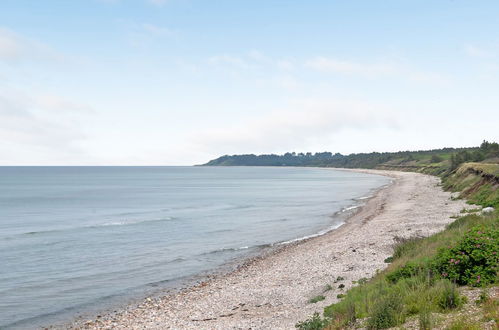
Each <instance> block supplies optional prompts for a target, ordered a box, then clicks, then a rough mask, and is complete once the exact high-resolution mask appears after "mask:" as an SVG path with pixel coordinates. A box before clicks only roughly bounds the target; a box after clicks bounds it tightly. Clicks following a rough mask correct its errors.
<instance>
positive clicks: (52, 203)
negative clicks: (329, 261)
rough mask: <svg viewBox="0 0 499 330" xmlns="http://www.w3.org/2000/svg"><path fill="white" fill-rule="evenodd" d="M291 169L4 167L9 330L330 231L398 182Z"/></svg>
mask: <svg viewBox="0 0 499 330" xmlns="http://www.w3.org/2000/svg"><path fill="white" fill-rule="evenodd" d="M389 181H390V179H388V178H386V177H382V176H376V175H368V174H362V173H353V172H344V171H334V170H331V169H317V168H287V167H0V188H1V189H0V328H2V329H3V328H32V327H35V326H40V325H49V324H51V323H52V322H56V321H60V320H61V319H63V318H64V317H66V318H68V317H73V316H74V315H76V313H77V312H81V311H84V310H90V309H91V308H101V306H102V308H103V307H104V306H109V305H110V304H113V303H116V301H124V300H125V299H126V298H130V297H133V296H140V295H141V294H145V293H149V292H152V291H154V290H159V289H161V288H164V287H168V285H170V286H171V285H173V286H174V285H175V283H179V281H181V280H185V279H188V278H190V277H192V276H194V275H196V274H201V273H203V272H207V271H211V270H214V269H216V268H217V267H220V266H221V265H224V264H227V263H229V262H231V261H234V260H238V259H237V258H241V257H243V256H246V255H248V254H250V253H254V252H258V251H259V250H260V249H262V248H264V247H266V246H271V245H275V244H286V242H290V241H293V240H298V239H302V238H304V237H309V236H311V235H317V234H320V233H324V232H326V231H328V230H330V229H332V228H335V227H337V226H339V225H340V224H341V221H342V217H341V214H342V212H343V211H345V210H348V209H351V208H352V207H355V206H357V205H359V204H361V203H362V200H364V199H365V198H366V197H368V196H369V195H370V194H372V192H373V190H374V189H376V188H378V187H380V186H382V185H385V184H387V183H389Z"/></svg>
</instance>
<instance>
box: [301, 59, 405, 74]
mask: <svg viewBox="0 0 499 330" xmlns="http://www.w3.org/2000/svg"><path fill="white" fill-rule="evenodd" d="M305 67H307V68H311V69H314V70H316V71H321V72H339V73H347V74H361V75H366V76H379V75H390V74H393V73H394V72H395V69H394V68H393V67H392V66H391V65H387V64H363V63H357V62H352V61H346V60H338V59H334V58H327V57H322V56H319V57H315V58H313V59H310V60H308V61H306V62H305Z"/></svg>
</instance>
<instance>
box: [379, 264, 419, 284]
mask: <svg viewBox="0 0 499 330" xmlns="http://www.w3.org/2000/svg"><path fill="white" fill-rule="evenodd" d="M426 270H427V269H426V266H425V265H424V263H422V262H419V261H418V262H416V261H410V262H407V263H406V264H405V265H404V266H402V267H399V268H397V269H395V270H394V271H392V272H391V273H388V274H387V275H386V279H387V280H388V281H390V282H392V283H397V282H398V281H400V280H401V279H404V278H410V277H414V276H417V275H419V274H424V273H426Z"/></svg>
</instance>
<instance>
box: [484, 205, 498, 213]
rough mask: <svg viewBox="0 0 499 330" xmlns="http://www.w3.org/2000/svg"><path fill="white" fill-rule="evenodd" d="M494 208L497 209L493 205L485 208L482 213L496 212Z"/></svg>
mask: <svg viewBox="0 0 499 330" xmlns="http://www.w3.org/2000/svg"><path fill="white" fill-rule="evenodd" d="M494 210H495V209H494V208H493V207H491V206H489V207H485V208H483V210H482V213H485V214H486V213H492V212H494Z"/></svg>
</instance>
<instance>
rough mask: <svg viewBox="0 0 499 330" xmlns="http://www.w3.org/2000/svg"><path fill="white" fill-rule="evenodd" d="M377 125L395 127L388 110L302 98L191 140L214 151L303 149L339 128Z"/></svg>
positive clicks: (366, 127)
mask: <svg viewBox="0 0 499 330" xmlns="http://www.w3.org/2000/svg"><path fill="white" fill-rule="evenodd" d="M380 126H382V127H391V128H393V127H396V126H398V121H397V118H396V117H395V116H394V115H393V113H392V112H391V111H390V110H388V109H385V108H381V107H377V106H373V105H370V104H366V103H363V102H352V101H334V100H333V101H331V100H304V101H296V102H293V103H292V104H290V106H289V107H288V108H287V109H282V110H276V111H273V112H271V113H268V114H266V115H263V116H260V117H257V118H249V119H247V120H246V121H245V122H242V123H239V124H236V125H233V126H230V127H227V126H225V127H219V128H214V129H207V130H205V131H203V132H200V133H196V134H194V135H193V137H192V142H193V144H197V145H200V149H201V150H205V151H208V152H213V153H217V154H233V153H247V152H250V153H251V152H255V153H261V152H283V151H288V150H297V149H302V150H307V149H310V148H313V147H314V146H315V145H316V143H317V141H321V144H322V145H324V144H325V143H324V141H329V140H331V138H334V136H335V135H336V134H338V133H339V132H341V131H342V130H343V129H354V130H355V129H358V130H370V129H372V128H376V127H380Z"/></svg>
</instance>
